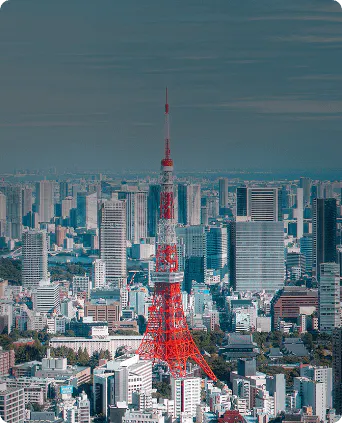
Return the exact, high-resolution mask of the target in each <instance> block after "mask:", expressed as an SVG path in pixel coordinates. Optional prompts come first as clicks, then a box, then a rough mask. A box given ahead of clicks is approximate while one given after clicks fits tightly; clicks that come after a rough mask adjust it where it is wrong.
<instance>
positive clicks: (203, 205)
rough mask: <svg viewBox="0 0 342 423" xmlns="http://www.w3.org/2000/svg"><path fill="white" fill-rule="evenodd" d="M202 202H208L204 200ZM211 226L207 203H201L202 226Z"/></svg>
mask: <svg viewBox="0 0 342 423" xmlns="http://www.w3.org/2000/svg"><path fill="white" fill-rule="evenodd" d="M202 200H207V199H206V198H202ZM208 224H209V214H208V204H207V202H206V201H205V202H203V201H201V225H205V226H207V225H208Z"/></svg>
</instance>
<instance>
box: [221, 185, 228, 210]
mask: <svg viewBox="0 0 342 423" xmlns="http://www.w3.org/2000/svg"><path fill="white" fill-rule="evenodd" d="M219 201H220V210H221V209H226V208H228V178H220V179H219Z"/></svg>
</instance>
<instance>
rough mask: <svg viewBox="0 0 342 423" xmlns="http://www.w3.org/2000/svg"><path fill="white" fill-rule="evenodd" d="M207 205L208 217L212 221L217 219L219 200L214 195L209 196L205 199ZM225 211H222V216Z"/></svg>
mask: <svg viewBox="0 0 342 423" xmlns="http://www.w3.org/2000/svg"><path fill="white" fill-rule="evenodd" d="M207 204H208V217H212V218H214V219H216V218H217V216H218V215H219V214H220V208H219V199H218V197H216V196H214V195H210V196H208V197H207ZM226 210H227V209H224V210H223V209H222V211H224V214H225V213H226Z"/></svg>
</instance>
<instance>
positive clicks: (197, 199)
mask: <svg viewBox="0 0 342 423" xmlns="http://www.w3.org/2000/svg"><path fill="white" fill-rule="evenodd" d="M178 222H179V223H181V224H183V225H200V224H201V186H200V185H198V184H179V185H178Z"/></svg>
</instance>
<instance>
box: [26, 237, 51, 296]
mask: <svg viewBox="0 0 342 423" xmlns="http://www.w3.org/2000/svg"><path fill="white" fill-rule="evenodd" d="M47 254H48V246H47V234H46V232H45V231H39V230H29V231H27V232H24V233H23V241H22V266H23V267H22V281H23V287H25V288H29V289H34V288H37V287H38V286H39V282H40V281H41V280H46V279H47V278H48V259H47Z"/></svg>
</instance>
